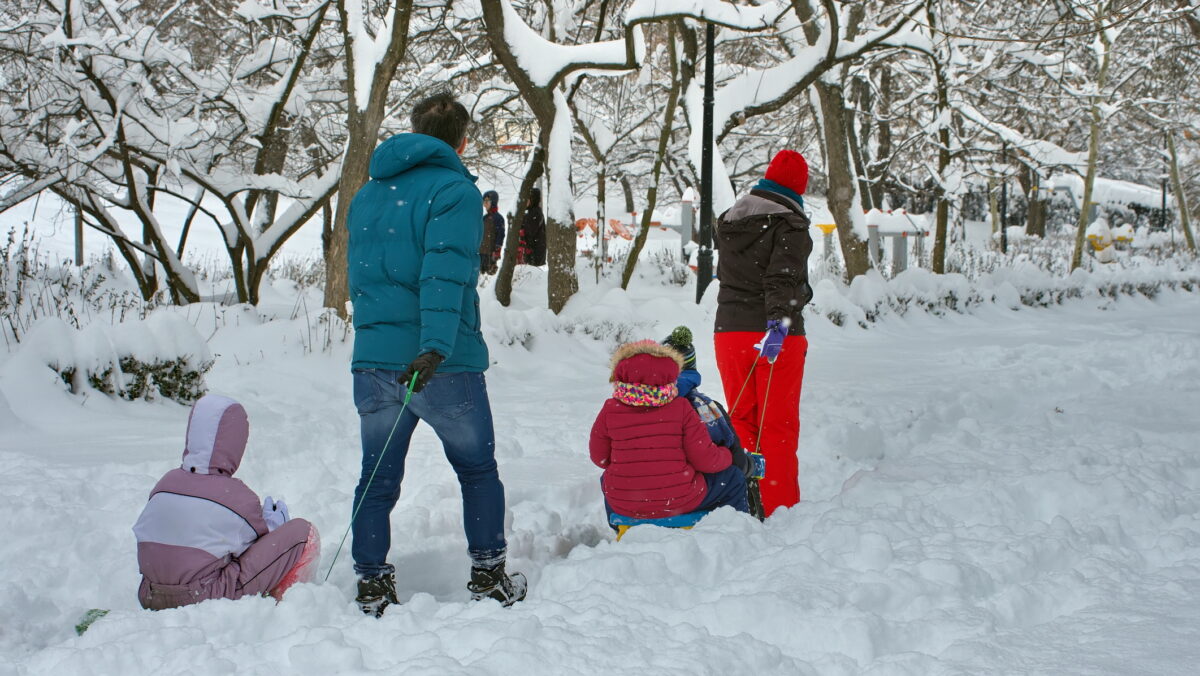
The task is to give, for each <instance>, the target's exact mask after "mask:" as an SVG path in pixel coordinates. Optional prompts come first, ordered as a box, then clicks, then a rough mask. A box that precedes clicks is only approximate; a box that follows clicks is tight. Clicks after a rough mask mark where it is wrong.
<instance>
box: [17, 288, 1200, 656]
mask: <svg viewBox="0 0 1200 676" xmlns="http://www.w3.org/2000/svg"><path fill="white" fill-rule="evenodd" d="M539 274H540V273H539V272H538V271H529V270H526V271H525V272H523V273H522V274H521V275H520V276H519V279H518V296H517V298H516V302H515V303H514V307H513V308H512V309H508V310H504V309H501V308H500V307H499V306H498V305H497V304H496V303H495V301H494V300H493V299H492V296H491V293H490V291H489V290H486V289H485V290H484V293H483V296H484V308H483V311H484V315H485V331H486V333H487V336H488V339H489V343H490V345H491V347H492V353H493V358H494V361H495V364H494V365H493V367H492V368H491V370H490V371H489V372H488V378H489V389H490V392H491V397H492V406H493V409H494V411H495V413H496V421H497V437H498V455H499V458H500V468H501V476H502V478H503V480H504V482H505V485H506V487H507V493H508V504H509V517H510V519H509V526H510V528H509V532H510V540H509V541H510V565H511V566H512V567H513V568H514V569H518V570H523V571H524V572H525V573H526V574H527V575H528V576H529V578H530V581H531V591H530V595H529V598H528V600H527V601H526V602H525V603H522V604H518V605H517V606H515V607H513V608H511V609H502V608H500V607H499V606H498V605H497V604H494V603H490V602H489V603H471V602H469V601H468V595H467V592H466V590H465V586H464V585H465V582H466V578H467V574H468V561H467V557H466V554H465V541H464V538H463V535H462V530H461V523H460V520H461V508H460V504H459V499H458V491H457V484H456V483H455V481H454V478H453V474H452V472H451V470H450V468H449V466H448V464H447V463H446V461H445V459H444V458H443V457H442V454H441V451H440V448H439V446H438V444H437V442H436V439H435V438H434V437H433V435H432V434H431V433H430V432H429V430H428V429H420V430H418V433H417V436H416V438H415V441H414V446H413V450H412V452H411V454H410V456H409V463H408V467H409V468H408V475H407V477H406V481H405V487H404V493H403V495H402V496H401V499H400V503H399V505H398V506H397V508H396V510H395V512H394V514H393V540H394V543H395V544H394V546H393V551H392V561H393V563H395V564H396V566H397V569H398V572H399V575H398V578H399V579H398V586H399V590H400V596H401V599H402V601H404V603H403V604H402V605H400V606H398V607H393V608H390V609H389V610H388V612H387V614H386V615H385V616H384V617H383V618H382V619H380V620H375V619H373V618H367V617H364V616H363V615H361V614H360V613H359V612H358V611H357V610H356V609H355V607H354V606H353V603H352V598H353V593H354V592H353V586H354V579H353V575H352V572H351V569H350V561H349V556H348V551H346V550H343V552H342V554H341V556H340V558H339V560H338V562H337V564H336V566H335V567H334V569H333V573H332V575H331V577H330V578H329V581H328V582H327V583H323V584H311V585H303V586H300V587H297V588H295V589H293V590H292V591H291V592H289V594H288V596H287V597H286V598H285V599H284V601H283V602H282V603H280V604H279V605H276V604H275V602H274V601H273V600H271V599H261V598H252V599H243V600H240V601H236V602H233V601H213V602H206V603H203V604H200V605H198V606H194V607H189V608H183V609H178V610H170V611H163V612H148V611H143V610H140V609H139V607H138V605H137V601H136V598H135V588H136V585H137V581H138V574H137V564H136V560H135V551H134V542H133V536H132V533H131V531H130V527H131V525H132V523H133V522H134V520H135V519H136V517H137V514H138V512H139V511H140V510H141V508H142V506H143V504H144V500H145V496H146V493H147V491H148V490H149V489H150V487H151V486H152V485H153V483H154V481H155V480H156V478H157V477H158V476H159V475H160V474H161V473H162V472H163V471H165V470H166V469H169V468H170V467H172V466H174V465H176V464H177V462H178V458H179V452H180V449H181V445H182V437H183V432H184V427H185V424H186V418H187V409H186V408H185V407H183V406H179V405H177V404H172V403H161V402H160V403H145V402H138V403H128V402H116V401H111V400H109V399H107V398H105V397H103V396H102V395H95V394H93V395H92V396H89V397H87V398H83V397H76V396H72V395H70V394H68V393H66V392H65V391H64V390H63V389H62V386H61V383H60V382H59V381H58V379H57V376H56V375H55V374H53V373H52V372H50V371H49V370H48V369H47V370H46V373H45V374H44V377H42V378H40V379H39V378H36V377H33V376H31V375H30V373H31V372H30V371H29V370H28V368H27V366H28V364H26V363H23V362H24V361H25V358H24V357H23V356H22V353H16V354H15V355H14V354H3V353H0V395H3V398H0V467H3V470H2V471H0V514H2V515H3V518H2V519H0V543H2V544H0V570H2V571H3V574H2V575H0V674H174V673H189V674H228V673H245V674H264V675H271V676H276V675H278V674H322V675H324V674H335V673H376V672H377V673H389V674H390V673H405V674H431V675H432V674H438V675H442V674H468V673H469V674H512V673H521V674H527V675H532V674H570V673H576V674H648V673H654V674H688V675H690V676H694V675H697V674H822V675H824V674H861V673H871V674H1013V673H1046V674H1062V673H1101V674H1130V673H1156V674H1175V673H1191V672H1194V668H1195V666H1194V665H1195V664H1196V663H1197V660H1200V518H1198V514H1200V455H1198V454H1197V452H1196V451H1197V448H1198V446H1197V439H1198V438H1200V435H1198V432H1200V421H1198V420H1197V410H1198V408H1200V297H1198V296H1197V295H1196V294H1194V293H1193V294H1185V293H1175V292H1171V293H1164V294H1162V295H1160V296H1159V297H1158V298H1157V299H1156V300H1154V301H1149V300H1145V299H1124V300H1117V301H1111V300H1110V301H1105V302H1104V304H1103V309H1101V308H1099V307H1097V303H1095V302H1093V301H1090V300H1086V299H1085V300H1077V301H1071V302H1069V303H1068V304H1067V305H1064V306H1061V307H1056V308H1053V309H1039V310H1031V309H1022V310H1019V311H1013V310H1010V309H1007V308H1005V307H1002V306H1001V305H985V306H982V307H980V308H976V309H975V310H974V311H973V312H972V314H969V315H956V314H951V315H948V316H943V317H935V316H931V315H927V314H923V313H914V314H909V315H905V316H902V317H900V316H891V317H886V318H884V319H882V320H881V321H880V322H879V323H877V324H874V325H872V327H871V328H870V329H868V330H863V329H861V328H858V327H856V326H853V325H850V326H847V327H835V326H833V325H832V324H830V323H828V322H827V321H826V320H824V319H823V318H821V317H814V318H813V319H812V320H810V324H809V337H810V341H811V348H810V352H809V355H808V369H807V376H806V384H805V389H804V398H803V404H802V421H803V431H802V440H801V448H800V457H801V463H802V465H801V473H802V474H801V485H802V491H803V497H804V500H803V502H802V503H801V504H800V505H799V506H798V507H796V508H794V509H792V510H789V511H784V512H781V513H779V514H777V515H776V516H774V517H773V518H772V519H770V520H769V521H768V522H766V523H765V524H759V523H758V522H756V521H754V520H752V519H750V518H749V517H747V516H744V515H740V514H736V513H733V512H730V511H728V510H724V511H719V512H717V513H714V514H713V515H711V516H710V517H708V518H707V519H706V520H705V521H704V522H703V523H702V524H701V525H700V526H698V527H697V528H696V529H694V530H692V531H669V530H662V529H655V528H639V529H635V530H633V531H632V532H631V533H630V534H629V535H628V536H627V537H626V538H624V539H623V540H622V541H621V542H620V543H617V542H614V541H613V537H612V535H611V533H610V532H609V531H608V529H607V528H606V526H605V523H604V516H603V510H602V507H601V498H600V492H599V485H598V481H597V479H598V476H599V470H598V469H596V468H595V467H593V466H592V465H591V464H590V462H589V461H588V457H587V453H586V439H587V434H588V431H589V429H590V426H591V424H592V420H593V419H594V416H595V413H596V412H597V411H598V410H599V407H600V405H601V403H602V402H603V400H604V399H605V397H606V396H607V393H608V385H607V383H606V376H607V371H606V363H607V357H608V353H609V351H610V349H611V348H612V346H613V345H614V344H615V341H616V340H617V339H618V338H641V337H652V338H661V337H662V336H664V335H666V333H667V332H668V331H669V329H670V328H671V327H673V326H675V325H676V324H680V323H686V324H688V325H690V326H692V327H693V328H694V329H696V332H697V335H698V336H700V337H701V338H700V340H699V341H698V345H697V347H698V352H699V366H700V369H701V372H702V373H703V375H704V377H705V382H706V384H705V386H704V388H703V389H705V390H707V391H708V392H709V393H711V394H714V395H717V396H720V393H721V388H720V386H719V379H718V375H717V371H716V368H715V366H714V361H713V353H712V344H711V340H709V339H708V338H707V336H706V335H705V334H706V331H705V329H706V328H707V327H709V326H711V320H712V312H713V309H714V307H713V304H712V302H711V301H712V296H713V294H712V293H711V292H710V294H709V296H708V297H707V298H706V302H705V303H704V304H703V305H701V306H696V305H695V304H693V303H691V301H690V298H691V296H692V294H693V293H694V291H693V287H691V286H687V287H677V286H671V285H669V284H664V283H663V282H662V281H661V279H659V278H657V277H655V276H651V277H650V278H648V279H639V280H636V281H635V283H634V285H633V287H632V288H631V290H630V292H629V293H628V294H626V293H624V292H621V291H619V290H616V289H611V288H605V287H601V288H595V287H593V286H591V285H590V284H587V282H586V280H587V279H588V277H587V276H585V277H584V280H585V283H584V286H585V288H584V290H583V291H582V292H581V294H580V295H579V297H577V298H576V299H575V300H573V301H572V303H571V305H570V306H568V308H567V310H566V311H565V312H564V313H563V315H561V316H559V317H555V316H553V315H551V314H550V313H549V312H548V311H546V310H544V309H540V308H541V307H542V306H543V305H544V296H543V295H542V294H543V293H544V285H543V282H542V280H541V279H540V277H539V276H538V275H539ZM714 291H715V289H714ZM268 297H270V298H279V299H280V302H279V303H278V305H272V304H271V303H267V304H265V305H264V307H262V308H260V309H259V310H254V309H249V308H239V307H233V308H220V307H216V306H212V305H203V306H194V307H192V308H188V309H184V310H168V311H172V312H179V313H180V314H182V315H183V316H184V317H186V318H188V319H189V320H190V321H192V322H193V323H194V324H196V326H197V328H198V329H199V330H200V331H201V333H202V334H203V335H204V336H205V337H208V336H209V335H210V334H211V336H212V337H211V339H210V340H209V348H210V351H211V352H212V353H213V355H215V356H216V365H215V367H214V369H213V371H212V372H211V373H210V374H209V376H208V383H209V385H210V387H211V389H212V390H213V391H215V392H219V393H223V394H227V395H230V396H233V397H235V398H237V399H239V400H241V401H242V402H243V403H244V404H245V405H246V408H247V410H248V411H249V415H250V420H251V441H250V447H249V450H248V451H247V455H246V460H245V462H244V463H243V466H242V469H241V470H240V472H239V476H241V478H243V479H244V480H245V481H246V482H247V483H248V484H249V485H250V486H251V487H253V488H254V489H256V490H257V491H259V492H260V493H261V494H266V493H270V494H272V495H274V496H276V497H280V496H282V497H286V499H287V501H288V504H289V506H290V507H291V509H292V512H293V514H294V515H297V516H304V517H306V518H308V519H310V520H312V521H313V522H314V523H315V524H316V525H317V526H318V528H319V529H320V530H321V532H322V535H323V542H324V551H323V555H324V558H323V562H322V567H321V573H322V575H323V574H324V572H325V570H326V568H327V566H328V564H329V561H330V559H331V557H332V556H333V552H334V550H335V549H336V547H337V544H338V541H339V540H340V538H341V536H342V533H343V531H344V529H345V527H346V523H347V520H348V517H349V513H350V508H351V505H350V500H351V492H352V489H353V486H354V481H355V478H356V476H357V471H358V470H357V468H358V457H359V451H358V433H357V417H356V415H355V412H354V409H353V405H352V403H351V396H350V377H349V372H348V361H349V346H348V345H346V344H335V345H334V347H333V348H332V349H331V350H329V351H321V350H320V349H319V347H320V344H321V340H320V338H319V334H320V332H321V331H322V329H321V327H320V325H319V324H318V322H316V320H315V319H314V318H313V317H312V315H306V314H305V313H303V312H298V313H296V314H297V317H296V318H295V319H290V318H289V317H291V316H292V314H293V313H294V311H295V308H296V307H298V305H297V304H296V303H295V301H294V299H292V300H289V299H288V298H287V296H286V294H285V293H283V292H282V291H280V290H279V289H278V288H277V289H274V290H272V294H268ZM316 301H317V299H316V297H315V296H314V297H312V298H310V299H309V303H310V307H315V304H316ZM272 316H277V317H278V318H276V319H274V320H273V321H266V320H265V319H266V318H267V317H272ZM314 345H315V346H317V348H318V349H317V350H315V351H314V350H312V349H310V348H311V347H312V346H314ZM93 607H101V608H110V609H112V612H111V614H110V615H108V616H107V617H105V618H103V619H101V620H100V621H98V622H97V623H96V624H95V625H94V626H93V627H92V628H91V630H90V631H88V632H87V633H86V634H85V635H84V636H82V637H76V636H75V634H74V631H73V625H74V624H75V622H76V620H77V619H78V618H79V616H80V615H81V614H82V613H83V612H84V611H85V610H86V609H88V608H93Z"/></svg>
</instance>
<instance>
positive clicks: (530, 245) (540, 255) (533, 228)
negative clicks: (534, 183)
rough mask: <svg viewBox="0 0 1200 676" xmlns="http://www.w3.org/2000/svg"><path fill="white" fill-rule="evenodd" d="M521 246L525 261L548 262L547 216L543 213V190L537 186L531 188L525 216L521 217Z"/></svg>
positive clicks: (531, 263)
mask: <svg viewBox="0 0 1200 676" xmlns="http://www.w3.org/2000/svg"><path fill="white" fill-rule="evenodd" d="M521 248H522V249H523V253H524V254H525V255H524V262H525V263H527V264H529V265H545V264H546V217H545V216H544V215H542V191H541V190H539V189H537V188H532V189H530V191H529V203H528V204H526V206H525V217H524V218H523V219H521Z"/></svg>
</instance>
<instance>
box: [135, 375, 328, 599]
mask: <svg viewBox="0 0 1200 676" xmlns="http://www.w3.org/2000/svg"><path fill="white" fill-rule="evenodd" d="M249 433H250V426H249V422H248V420H247V419H246V410H245V409H244V408H242V405H241V404H239V403H237V402H236V401H234V400H232V399H229V398H227V397H221V396H216V395H211V394H210V395H207V396H204V397H202V398H201V399H200V400H199V401H197V402H196V403H195V404H194V405H193V406H192V413H191V415H190V416H189V417H188V427H187V439H186V443H185V446H184V450H183V466H182V467H180V468H179V469H173V470H171V471H169V472H167V473H166V474H165V475H163V477H162V479H160V480H159V481H158V483H157V484H156V485H155V486H154V489H153V490H151V491H150V501H149V502H148V503H147V504H146V507H145V508H144V509H143V510H142V514H141V516H140V517H138V520H137V523H136V524H135V525H134V527H133V532H134V535H136V536H137V542H138V567H139V568H140V569H141V573H142V583H141V586H140V587H139V588H138V599H139V600H140V601H141V603H142V607H143V608H148V609H150V610H162V609H164V608H175V607H178V606H185V605H188V604H192V603H199V602H200V601H204V600H207V599H215V598H227V599H236V598H240V597H242V596H246V595H249V594H268V593H269V594H270V595H271V596H273V597H275V598H276V599H280V598H282V597H283V593H284V591H286V590H287V588H288V587H290V586H291V585H293V584H295V583H296V582H308V581H310V580H311V579H312V577H313V575H314V574H315V572H316V568H317V558H318V557H319V555H320V552H321V541H320V538H319V537H318V536H317V529H316V528H314V527H313V525H312V524H310V523H309V522H307V521H305V520H303V519H291V520H288V514H287V507H286V506H285V505H284V504H283V501H282V500H280V501H278V502H276V501H273V500H272V499H271V497H270V496H267V498H266V499H265V500H263V502H262V504H259V500H258V496H257V495H255V494H254V491H252V490H250V489H249V488H248V487H247V486H246V484H244V483H242V482H241V481H240V480H238V479H235V478H233V473H234V472H235V471H237V468H238V465H239V464H241V461H242V454H243V452H244V451H245V450H246V438H247V436H248V435H249Z"/></svg>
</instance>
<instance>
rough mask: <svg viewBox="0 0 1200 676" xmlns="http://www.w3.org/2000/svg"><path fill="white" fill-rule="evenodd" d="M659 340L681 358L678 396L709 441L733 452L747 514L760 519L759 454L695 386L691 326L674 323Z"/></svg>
mask: <svg viewBox="0 0 1200 676" xmlns="http://www.w3.org/2000/svg"><path fill="white" fill-rule="evenodd" d="M662 343H663V345H666V346H667V347H670V348H671V349H673V350H675V351H676V352H678V353H679V354H680V355H681V356H682V357H683V370H681V371H680V372H679V378H678V379H677V380H676V382H675V386H676V388H677V389H678V390H679V396H680V397H684V398H686V399H687V400H688V401H689V402H691V404H692V407H693V408H695V409H696V413H697V415H699V416H700V420H701V421H703V422H704V424H705V426H707V427H708V435H709V437H710V438H711V439H712V441H713V443H715V444H717V445H718V446H724V447H726V448H728V449H729V451H730V453H732V454H733V464H734V465H735V466H737V468H738V469H740V470H742V473H743V474H745V475H746V477H747V479H748V480H747V497H748V498H749V501H750V513H751V514H753V515H754V516H756V517H758V518H759V519H760V520H761V519H762V518H763V512H762V498H761V496H760V494H759V490H758V479H761V478H762V477H763V475H764V474H765V468H766V463H765V462H764V460H763V457H762V455H760V454H758V453H749V452H746V451H745V450H744V449H743V448H742V444H741V442H739V441H738V438H737V433H736V432H734V431H733V423H732V421H730V420H729V414H728V413H726V412H725V409H724V407H722V406H721V405H720V404H718V403H717V402H715V401H713V400H712V399H711V398H709V397H708V396H707V395H705V394H703V393H701V392H700V391H699V390H697V389H696V388H698V387H699V386H700V372H699V371H697V370H696V347H695V345H693V344H692V331H691V329H689V328H688V327H686V326H677V327H675V330H674V331H671V335H669V336H667V337H666V339H664V340H663V342H662Z"/></svg>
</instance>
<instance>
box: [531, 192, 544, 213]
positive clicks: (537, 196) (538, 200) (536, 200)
mask: <svg viewBox="0 0 1200 676" xmlns="http://www.w3.org/2000/svg"><path fill="white" fill-rule="evenodd" d="M541 207H542V189H541V188H530V189H529V208H530V209H540V208H541Z"/></svg>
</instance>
